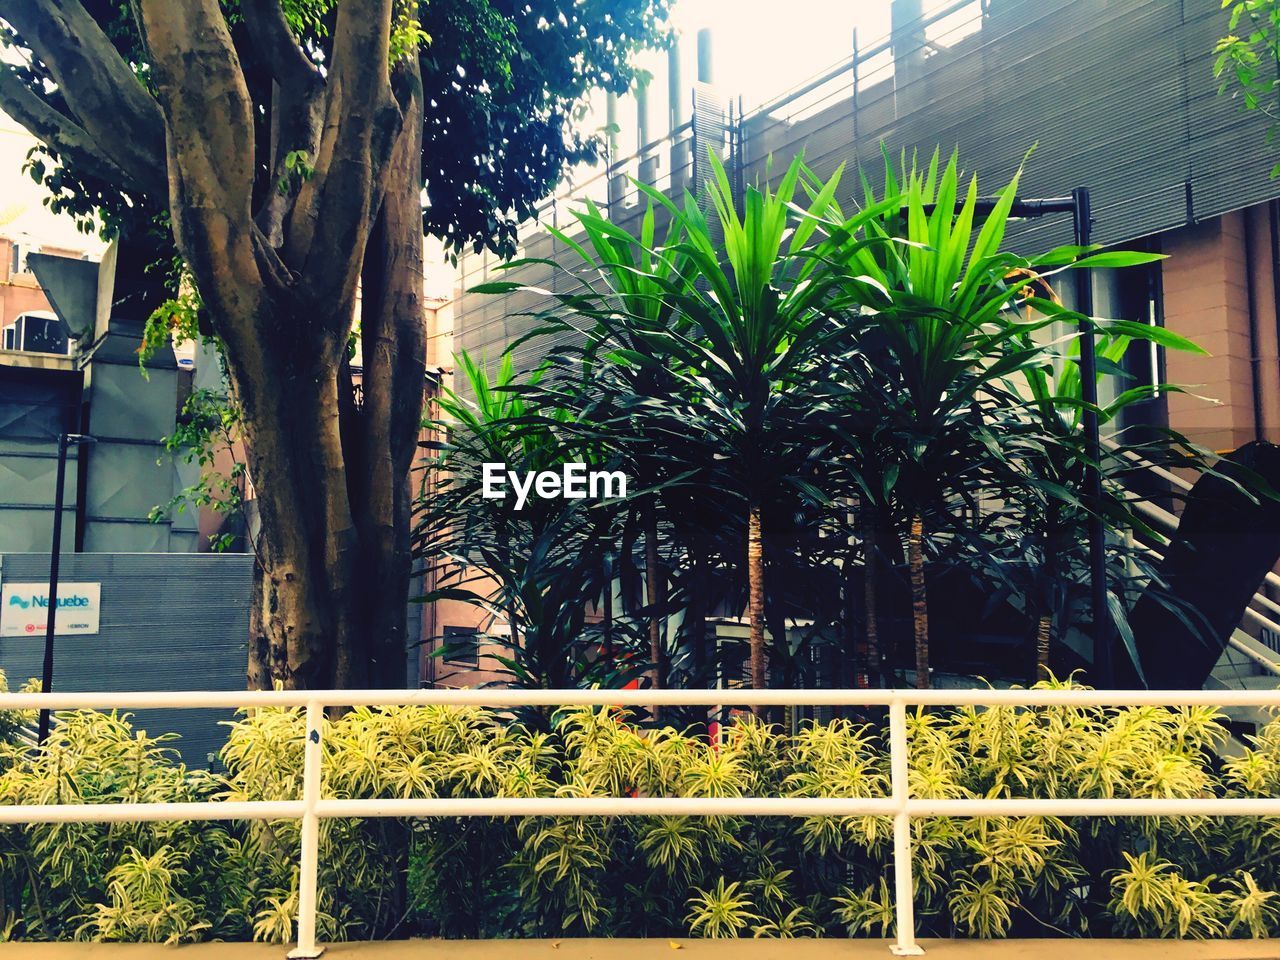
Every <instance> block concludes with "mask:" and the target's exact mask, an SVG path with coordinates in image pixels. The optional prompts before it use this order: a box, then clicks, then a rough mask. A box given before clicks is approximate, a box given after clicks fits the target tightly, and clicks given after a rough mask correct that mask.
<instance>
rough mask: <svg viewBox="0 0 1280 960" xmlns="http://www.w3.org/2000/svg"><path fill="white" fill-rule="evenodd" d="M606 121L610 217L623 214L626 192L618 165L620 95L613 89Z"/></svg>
mask: <svg viewBox="0 0 1280 960" xmlns="http://www.w3.org/2000/svg"><path fill="white" fill-rule="evenodd" d="M604 122H605V123H606V124H607V125H608V127H609V136H608V141H607V144H608V145H607V149H608V151H609V153H608V160H607V166H606V167H605V169H606V170H607V171H608V172H607V174H606V177H607V178H608V182H609V219H610V220H613V219H616V218H617V217H620V216H621V215H622V201H623V199H624V197H625V194H626V184H625V183H624V181H623V171H622V170H621V169H620V168H619V167H617V166H616V164H617V162H618V95H617V94H616V93H614V92H613V91H612V90H611V91H609V93H608V94H607V95H606V96H605V101H604Z"/></svg>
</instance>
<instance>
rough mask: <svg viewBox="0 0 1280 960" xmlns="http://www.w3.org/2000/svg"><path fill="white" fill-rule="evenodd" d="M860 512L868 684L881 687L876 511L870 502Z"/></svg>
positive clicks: (881, 662) (881, 660)
mask: <svg viewBox="0 0 1280 960" xmlns="http://www.w3.org/2000/svg"><path fill="white" fill-rule="evenodd" d="M859 513H860V514H861V520H862V614H863V617H864V619H865V624H864V627H863V629H864V631H865V634H866V644H867V649H866V664H867V680H866V682H867V683H868V684H875V685H876V686H882V685H883V684H884V673H883V669H882V665H883V660H884V658H883V656H882V655H881V652H880V612H879V604H878V603H877V602H876V600H877V596H876V595H877V589H878V587H877V584H876V552H877V547H876V540H877V538H876V524H877V517H876V508H875V507H874V506H873V505H872V504H871V503H869V502H864V503H863V504H862V508H861V510H860V511H859ZM858 685H859V686H863V685H864V684H862V683H859V684H858Z"/></svg>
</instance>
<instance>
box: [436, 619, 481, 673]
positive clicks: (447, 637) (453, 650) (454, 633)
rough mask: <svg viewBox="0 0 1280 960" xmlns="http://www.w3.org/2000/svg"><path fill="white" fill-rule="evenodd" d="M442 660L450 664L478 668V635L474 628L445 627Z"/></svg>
mask: <svg viewBox="0 0 1280 960" xmlns="http://www.w3.org/2000/svg"><path fill="white" fill-rule="evenodd" d="M444 658H445V659H446V660H448V661H450V662H451V663H465V664H467V665H468V666H472V667H475V666H479V664H480V634H479V633H478V632H477V631H476V629H475V627H445V628H444Z"/></svg>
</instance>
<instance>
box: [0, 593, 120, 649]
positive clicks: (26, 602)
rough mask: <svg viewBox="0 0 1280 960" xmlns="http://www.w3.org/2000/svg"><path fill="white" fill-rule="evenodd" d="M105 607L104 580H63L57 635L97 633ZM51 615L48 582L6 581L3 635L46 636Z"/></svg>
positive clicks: (0, 602)
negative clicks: (100, 613) (46, 627)
mask: <svg viewBox="0 0 1280 960" xmlns="http://www.w3.org/2000/svg"><path fill="white" fill-rule="evenodd" d="M101 608H102V584H101V583H59V584H58V616H57V619H56V620H54V632H55V634H56V635H57V636H60V637H63V636H68V635H70V634H73V633H97V632H98V615H99V612H100V611H101ZM48 616H49V585H48V584H47V583H5V584H4V585H3V586H0V637H25V636H41V637H43V636H44V632H45V626H46V624H47V622H48V620H47V618H48Z"/></svg>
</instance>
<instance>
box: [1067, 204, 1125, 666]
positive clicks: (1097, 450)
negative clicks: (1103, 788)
mask: <svg viewBox="0 0 1280 960" xmlns="http://www.w3.org/2000/svg"><path fill="white" fill-rule="evenodd" d="M1071 196H1072V199H1074V200H1075V209H1074V210H1073V212H1072V226H1073V227H1074V229H1075V240H1076V246H1079V247H1087V246H1089V244H1090V241H1091V240H1092V235H1093V211H1092V207H1091V205H1090V202H1089V190H1088V188H1086V187H1076V188H1075V189H1074V190H1072V191H1071ZM1075 307H1076V311H1077V313H1078V314H1079V315H1080V322H1079V329H1080V398H1081V399H1082V400H1083V401H1084V415H1083V420H1082V426H1083V429H1084V443H1085V472H1084V495H1085V497H1086V499H1087V501H1088V502H1089V504H1090V506H1091V509H1090V510H1089V519H1088V524H1087V526H1088V537H1089V593H1090V607H1091V608H1092V614H1093V672H1094V682H1095V683H1096V684H1097V685H1098V686H1099V687H1109V686H1111V684H1112V683H1114V682H1115V680H1114V677H1115V672H1114V669H1113V666H1112V662H1111V653H1112V634H1113V627H1112V623H1111V610H1110V607H1109V605H1108V599H1107V593H1108V591H1107V541H1106V536H1107V534H1106V528H1105V527H1104V526H1103V523H1102V513H1101V506H1102V470H1101V468H1100V465H1099V464H1100V461H1101V459H1102V441H1101V437H1100V434H1099V428H1098V411H1097V404H1098V358H1097V352H1096V344H1095V343H1094V327H1093V271H1092V270H1087V269H1085V270H1077V271H1076V304H1075Z"/></svg>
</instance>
